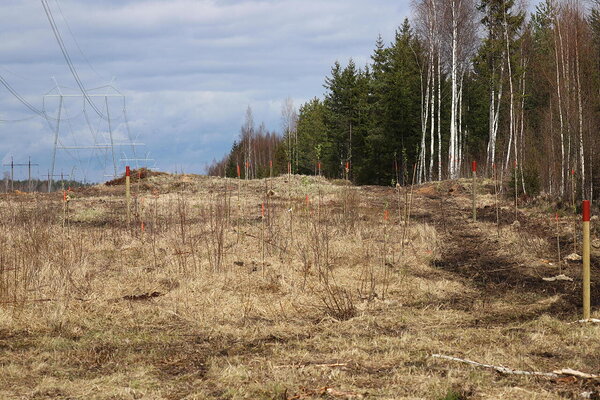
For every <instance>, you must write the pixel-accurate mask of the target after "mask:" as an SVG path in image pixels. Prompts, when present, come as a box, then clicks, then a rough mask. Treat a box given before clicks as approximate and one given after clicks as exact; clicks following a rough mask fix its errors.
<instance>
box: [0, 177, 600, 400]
mask: <svg viewBox="0 0 600 400" xmlns="http://www.w3.org/2000/svg"><path fill="white" fill-rule="evenodd" d="M143 181H144V185H140V186H137V185H135V184H134V185H133V188H132V193H133V194H134V202H133V210H132V211H133V213H132V215H133V218H132V222H131V225H128V224H127V223H126V217H125V200H124V196H122V194H123V192H124V190H123V187H122V186H113V187H106V186H99V187H96V188H93V189H90V190H88V191H85V192H84V191H81V192H76V193H73V194H72V198H71V200H70V202H69V207H68V212H63V205H62V194H59V193H53V194H49V195H46V194H44V195H41V194H36V195H20V196H15V195H6V196H4V197H2V199H1V200H0V201H1V203H0V204H1V207H0V213H1V215H0V302H1V305H0V349H1V350H2V351H1V352H0V398H3V399H4V398H6V399H80V398H81V399H142V398H143V399H146V398H148V399H184V398H185V399H206V398H219V399H242V398H247V399H309V398H333V399H355V398H376V399H400V398H428V399H443V398H448V399H450V398H476V399H483V398H487V399H498V398H507V399H508V398H510V399H531V398H537V399H559V398H579V397H578V396H579V395H580V393H582V392H590V393H596V394H597V393H598V391H599V389H600V387H599V385H598V383H597V382H594V381H591V380H589V379H581V378H577V377H569V378H568V379H567V378H559V379H558V378H557V379H553V378H552V379H551V378H544V377H535V376H505V375H499V374H498V373H497V372H494V371H493V370H486V369H477V368H475V367H472V366H469V365H462V364H452V363H451V362H448V361H445V360H443V359H434V358H432V357H431V355H432V354H434V353H439V354H446V355H449V356H455V357H460V358H466V359H470V360H477V361H479V362H482V363H486V364H491V365H502V366H507V367H511V368H515V369H519V370H530V371H554V370H558V369H561V368H567V367H569V368H573V369H576V370H579V371H583V372H587V373H598V372H599V371H600V359H599V358H598V354H600V341H599V340H598V337H599V335H598V334H599V329H600V326H598V325H594V324H570V322H573V321H575V320H577V319H579V314H580V310H579V304H580V303H579V298H580V297H581V296H580V272H579V270H580V264H577V263H573V262H571V263H568V264H567V263H566V262H565V264H564V265H562V266H561V267H560V268H561V271H562V273H564V274H566V275H568V276H570V277H572V278H574V281H573V282H569V281H555V282H546V281H544V280H543V279H542V278H543V277H547V276H554V275H557V274H558V271H559V266H558V265H557V263H556V262H555V261H554V260H556V255H555V254H556V240H557V239H556V225H555V224H556V223H555V221H554V220H553V219H552V218H551V216H553V215H554V214H553V213H552V214H550V213H548V212H546V210H543V208H542V205H541V204H538V205H537V206H535V207H534V206H530V207H529V208H526V209H522V210H520V211H519V213H518V216H517V218H518V221H519V224H514V209H513V208H512V205H511V202H510V200H507V201H506V202H501V203H500V206H501V207H500V210H499V215H500V218H499V220H500V235H498V227H497V220H496V211H495V197H494V195H493V182H491V181H490V182H487V181H486V182H482V184H480V185H479V187H480V189H481V191H482V192H483V193H482V194H481V196H480V198H479V207H480V209H479V211H478V222H476V223H474V222H472V220H471V219H470V216H471V214H470V213H471V211H470V210H471V203H470V201H471V200H470V194H469V190H470V185H469V183H468V181H466V180H465V181H460V180H459V181H452V182H440V183H435V184H430V185H428V186H420V187H416V188H415V190H414V191H413V194H414V199H411V200H409V201H410V204H412V206H411V207H412V209H411V217H410V223H409V224H406V225H405V221H404V220H403V218H404V215H406V214H405V212H404V210H402V209H400V210H396V207H400V208H403V207H404V206H405V204H406V203H405V202H400V201H398V198H401V199H404V198H405V193H404V191H405V189H404V188H398V189H396V188H384V187H353V186H348V185H334V184H331V183H330V182H328V181H326V180H324V179H322V178H317V177H305V176H292V177H291V181H289V180H288V177H280V178H276V179H273V180H266V181H265V180H253V181H242V182H239V181H237V180H234V179H223V178H206V177H198V176H191V175H182V176H171V175H157V176H148V177H147V178H146V179H144V180H143ZM238 185H239V186H238ZM490 187H491V188H492V189H491V190H490ZM408 190H409V191H410V189H408ZM267 193H270V195H267ZM409 196H410V193H409ZM409 196H408V197H409ZM263 204H264V217H263V210H262V205H263ZM386 210H389V212H386ZM574 218H577V217H575V216H568V215H565V216H563V218H562V219H561V221H562V222H561V224H562V226H561V227H562V229H563V232H562V236H561V238H562V239H561V240H564V243H563V252H564V254H568V253H571V252H573V251H577V249H573V248H570V246H571V243H572V242H571V241H570V240H571V238H572V237H573V233H574V232H573V231H572V229H573V226H574V224H573V219H574ZM142 223H143V224H144V229H143V230H142V228H141V227H142ZM594 223H597V222H594ZM405 226H406V228H405ZM405 229H406V231H405ZM595 229H598V227H597V226H596V227H595ZM402 237H404V238H405V239H404V243H402V240H401V238H402ZM595 237H597V231H596V232H595ZM594 251H596V252H597V251H598V249H595V250H594ZM599 255H600V254H597V253H595V254H594V257H595V258H594V260H593V261H594V263H593V264H594V265H593V276H598V273H600V262H599V260H598V256H599ZM549 260H553V261H549ZM592 298H593V301H595V303H594V304H593V306H594V309H595V310H597V309H598V305H599V304H598V301H599V300H600V286H599V285H595V286H593V288H592ZM594 314H595V316H596V318H597V317H598V312H597V311H595V313H594ZM452 396H454V397H452Z"/></svg>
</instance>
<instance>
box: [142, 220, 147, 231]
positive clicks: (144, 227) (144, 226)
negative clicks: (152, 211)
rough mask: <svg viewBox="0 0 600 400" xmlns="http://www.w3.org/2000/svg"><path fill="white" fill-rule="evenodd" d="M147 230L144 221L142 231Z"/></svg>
mask: <svg viewBox="0 0 600 400" xmlns="http://www.w3.org/2000/svg"><path fill="white" fill-rule="evenodd" d="M145 230H146V228H145V226H144V223H143V222H142V232H144V231H145Z"/></svg>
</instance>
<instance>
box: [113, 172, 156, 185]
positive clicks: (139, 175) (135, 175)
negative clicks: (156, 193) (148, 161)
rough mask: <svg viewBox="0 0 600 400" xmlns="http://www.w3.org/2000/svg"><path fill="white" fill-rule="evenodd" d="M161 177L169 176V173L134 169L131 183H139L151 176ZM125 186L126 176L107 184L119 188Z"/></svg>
mask: <svg viewBox="0 0 600 400" xmlns="http://www.w3.org/2000/svg"><path fill="white" fill-rule="evenodd" d="M161 175H167V173H166V172H158V171H152V170H149V169H147V168H140V169H132V170H131V183H134V182H138V181H140V180H142V179H146V178H149V177H151V176H161ZM124 184H125V175H123V176H122V177H120V178H116V179H113V180H110V181H108V182H106V183H105V185H106V186H118V185H124Z"/></svg>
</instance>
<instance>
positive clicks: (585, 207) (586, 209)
mask: <svg viewBox="0 0 600 400" xmlns="http://www.w3.org/2000/svg"><path fill="white" fill-rule="evenodd" d="M590 214H591V213H590V201H589V200H584V201H583V222H590Z"/></svg>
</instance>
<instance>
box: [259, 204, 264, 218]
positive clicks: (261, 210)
mask: <svg viewBox="0 0 600 400" xmlns="http://www.w3.org/2000/svg"><path fill="white" fill-rule="evenodd" d="M260 212H261V216H262V217H263V218H264V217H265V203H262V204H261V205H260Z"/></svg>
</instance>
